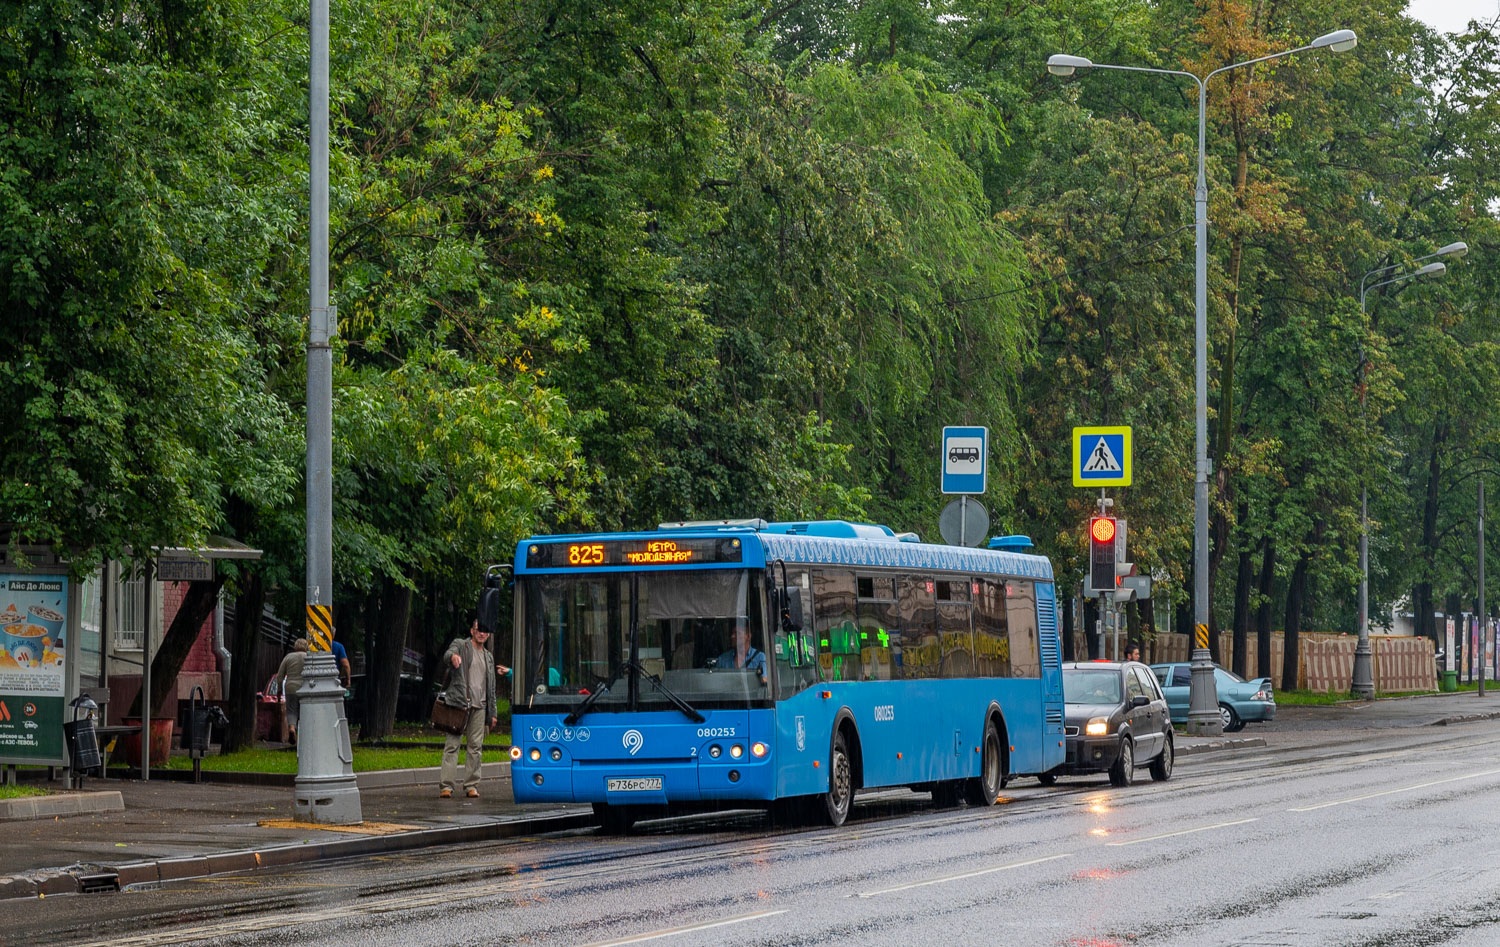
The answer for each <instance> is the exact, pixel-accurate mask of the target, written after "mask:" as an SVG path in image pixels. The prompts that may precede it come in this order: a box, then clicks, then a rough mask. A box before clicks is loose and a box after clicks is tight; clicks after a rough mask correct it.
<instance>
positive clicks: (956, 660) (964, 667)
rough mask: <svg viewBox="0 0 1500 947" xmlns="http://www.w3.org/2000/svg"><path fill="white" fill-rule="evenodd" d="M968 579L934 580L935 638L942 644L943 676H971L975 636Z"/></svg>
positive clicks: (973, 666) (973, 664) (973, 673)
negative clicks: (971, 619) (935, 591)
mask: <svg viewBox="0 0 1500 947" xmlns="http://www.w3.org/2000/svg"><path fill="white" fill-rule="evenodd" d="M969 589H970V583H969V579H968V578H967V577H965V578H960V579H938V580H937V621H938V635H939V637H941V638H942V642H943V674H942V676H943V677H973V676H974V675H975V673H976V672H975V663H974V633H973V628H972V627H971V623H970V614H969V613H970V612H971V611H972V610H973V609H972V608H971V607H970V602H969Z"/></svg>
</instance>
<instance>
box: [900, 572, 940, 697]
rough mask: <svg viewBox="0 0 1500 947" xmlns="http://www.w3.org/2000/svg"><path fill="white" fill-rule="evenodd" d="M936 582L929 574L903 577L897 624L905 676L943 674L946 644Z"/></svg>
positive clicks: (923, 676)
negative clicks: (940, 627) (940, 630)
mask: <svg viewBox="0 0 1500 947" xmlns="http://www.w3.org/2000/svg"><path fill="white" fill-rule="evenodd" d="M935 595H936V582H935V580H934V579H933V577H932V576H930V575H904V576H902V577H901V601H900V607H899V612H898V617H897V618H896V619H895V622H894V623H895V624H898V625H899V627H900V628H901V674H902V676H903V677H913V678H931V677H940V676H941V674H942V668H943V646H942V644H941V642H940V640H939V638H938V627H937V602H936V599H935V597H934V596H935Z"/></svg>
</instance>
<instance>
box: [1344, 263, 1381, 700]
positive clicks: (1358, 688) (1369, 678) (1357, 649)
mask: <svg viewBox="0 0 1500 947" xmlns="http://www.w3.org/2000/svg"><path fill="white" fill-rule="evenodd" d="M1359 315H1360V320H1359V321H1360V325H1364V321H1365V320H1364V315H1365V292H1364V286H1363V285H1361V286H1360V291H1359ZM1359 426H1360V431H1361V433H1362V435H1363V436H1364V440H1365V444H1366V447H1368V441H1369V432H1368V431H1367V430H1366V428H1365V356H1364V352H1363V351H1361V352H1360V356H1359ZM1365 466H1367V465H1365V464H1362V465H1360V469H1361V471H1363V469H1364V467H1365ZM1364 480H1365V474H1364V473H1363V472H1361V473H1360V481H1361V483H1360V485H1359V640H1358V641H1357V642H1355V645H1354V680H1353V681H1352V682H1351V686H1350V688H1349V692H1350V693H1351V694H1352V695H1353V696H1355V697H1362V698H1365V699H1369V698H1371V697H1374V696H1375V673H1374V672H1375V668H1374V664H1373V662H1372V661H1371V660H1370V506H1369V486H1368V484H1366V483H1365V482H1364Z"/></svg>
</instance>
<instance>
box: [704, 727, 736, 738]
mask: <svg viewBox="0 0 1500 947" xmlns="http://www.w3.org/2000/svg"><path fill="white" fill-rule="evenodd" d="M734 735H735V728H734V727H699V728H698V736H700V737H732V736H734Z"/></svg>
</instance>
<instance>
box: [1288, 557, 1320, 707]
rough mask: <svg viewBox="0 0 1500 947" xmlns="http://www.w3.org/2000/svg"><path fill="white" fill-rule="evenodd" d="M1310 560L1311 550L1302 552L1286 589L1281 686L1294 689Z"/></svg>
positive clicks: (1296, 685) (1298, 681)
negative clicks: (1284, 642) (1298, 642)
mask: <svg viewBox="0 0 1500 947" xmlns="http://www.w3.org/2000/svg"><path fill="white" fill-rule="evenodd" d="M1311 562H1312V552H1311V551H1308V552H1304V553H1303V554H1302V555H1301V556H1299V557H1298V559H1297V565H1296V566H1295V567H1294V568H1293V569H1292V581H1291V583H1290V584H1289V585H1288V586H1287V590H1286V625H1285V626H1284V627H1285V634H1286V653H1285V654H1283V655H1282V661H1281V688H1282V690H1289V691H1294V690H1298V689H1299V688H1300V687H1301V683H1302V682H1301V678H1300V676H1299V673H1298V672H1299V670H1300V667H1301V665H1300V660H1299V656H1298V649H1297V636H1298V634H1299V633H1300V631H1301V630H1302V605H1303V600H1304V599H1305V598H1306V595H1307V569H1308V566H1309V564H1311Z"/></svg>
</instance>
